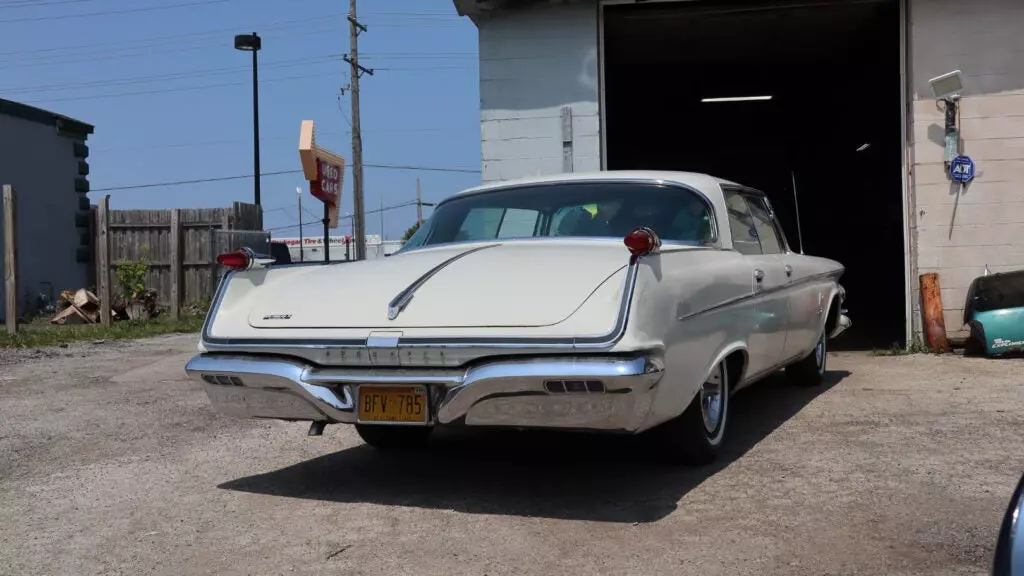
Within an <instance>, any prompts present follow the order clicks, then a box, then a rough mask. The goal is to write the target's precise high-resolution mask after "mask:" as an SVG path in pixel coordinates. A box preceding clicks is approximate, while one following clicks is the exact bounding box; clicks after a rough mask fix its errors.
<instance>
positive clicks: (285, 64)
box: [0, 55, 337, 94]
mask: <svg viewBox="0 0 1024 576" xmlns="http://www.w3.org/2000/svg"><path fill="white" fill-rule="evenodd" d="M331 60H337V59H336V58H334V57H333V56H329V55H328V56H309V57H305V58H291V59H288V60H278V61H271V62H268V63H266V64H260V70H265V69H271V70H273V69H277V68H297V67H300V66H309V65H311V64H327V63H329V62H331ZM241 72H246V73H250V72H252V66H228V67H222V68H205V69H200V70H193V71H189V72H172V73H165V74H153V75H148V76H130V77H126V78H113V79H109V80H93V81H89V82H69V83H63V84H43V85H37V86H21V87H17V88H0V93H2V94H12V93H22V92H51V91H54V90H70V89H74V90H80V89H83V88H102V87H105V86H126V85H130V84H140V83H146V82H153V81H156V80H185V79H189V78H199V77H203V76H210V75H218V76H219V75H224V74H233V73H241Z"/></svg>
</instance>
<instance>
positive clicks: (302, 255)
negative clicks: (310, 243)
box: [295, 186, 306, 262]
mask: <svg viewBox="0 0 1024 576" xmlns="http://www.w3.org/2000/svg"><path fill="white" fill-rule="evenodd" d="M295 193H296V194H298V195H299V262H305V261H306V254H305V252H304V250H303V244H304V243H305V240H303V238H302V188H300V187H298V186H296V187H295Z"/></svg>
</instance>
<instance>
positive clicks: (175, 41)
mask: <svg viewBox="0 0 1024 576" xmlns="http://www.w3.org/2000/svg"><path fill="white" fill-rule="evenodd" d="M344 16H345V14H344V13H343V12H335V13H332V14H320V15H316V16H305V17H302V18H291V19H287V20H274V21H271V22H262V23H249V24H246V25H244V26H231V27H228V28H211V29H207V30H198V31H193V32H182V33H179V34H172V35H169V36H148V37H146V38H137V39H134V40H117V41H108V42H96V43H92V44H77V45H73V46H55V47H54V46H51V47H46V48H38V49H33V50H14V51H10V52H0V56H12V55H24V54H32V55H34V54H38V53H40V52H68V51H71V50H75V51H77V50H82V49H88V48H106V47H111V46H122V45H127V44H140V43H141V44H143V46H136V47H134V48H139V47H142V48H147V47H150V46H154V45H155V46H162V45H175V46H178V45H180V44H181V43H182V42H183V41H184V42H188V40H185V39H186V38H191V37H195V36H217V35H220V34H229V33H231V32H236V31H238V30H250V29H255V28H258V29H260V30H263V31H266V30H272V29H283V28H292V27H295V26H296V25H302V24H305V23H306V22H309V21H323V20H325V19H328V18H336V17H344ZM162 41H165V42H162ZM153 42H158V43H157V44H152V43H153Z"/></svg>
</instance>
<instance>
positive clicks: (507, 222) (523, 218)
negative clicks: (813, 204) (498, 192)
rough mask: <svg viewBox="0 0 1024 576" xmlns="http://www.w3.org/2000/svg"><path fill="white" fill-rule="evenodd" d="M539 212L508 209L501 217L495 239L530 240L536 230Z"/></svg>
mask: <svg viewBox="0 0 1024 576" xmlns="http://www.w3.org/2000/svg"><path fill="white" fill-rule="evenodd" d="M539 217H540V212H538V211H536V210H523V209H520V208H508V209H506V210H505V213H504V214H503V215H502V217H501V227H500V228H499V229H498V235H497V236H496V237H497V238H530V237H532V236H534V232H535V231H536V229H537V219H538V218H539Z"/></svg>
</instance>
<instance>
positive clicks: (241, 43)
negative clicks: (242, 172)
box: [235, 32, 263, 208]
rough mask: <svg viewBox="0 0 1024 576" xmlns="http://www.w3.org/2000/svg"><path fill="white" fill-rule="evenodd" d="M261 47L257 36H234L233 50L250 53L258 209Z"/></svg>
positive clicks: (254, 176) (255, 186)
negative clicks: (258, 53)
mask: <svg viewBox="0 0 1024 576" xmlns="http://www.w3.org/2000/svg"><path fill="white" fill-rule="evenodd" d="M262 47H263V39H262V38H260V37H259V35H258V34H256V33H255V32H253V33H252V34H239V35H237V36H235V49H236V50H241V51H243V52H252V133H253V203H254V204H256V207H257V208H260V207H261V205H260V84H259V83H260V78H259V60H258V58H257V55H256V54H257V52H259V51H260V48H262Z"/></svg>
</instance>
